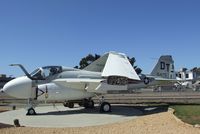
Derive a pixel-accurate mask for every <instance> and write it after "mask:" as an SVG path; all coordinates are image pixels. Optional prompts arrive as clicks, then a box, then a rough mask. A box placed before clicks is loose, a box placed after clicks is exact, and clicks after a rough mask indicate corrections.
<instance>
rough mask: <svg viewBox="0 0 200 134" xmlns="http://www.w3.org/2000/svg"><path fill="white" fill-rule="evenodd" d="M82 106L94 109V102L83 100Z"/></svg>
mask: <svg viewBox="0 0 200 134" xmlns="http://www.w3.org/2000/svg"><path fill="white" fill-rule="evenodd" d="M83 106H84V107H85V108H86V109H87V108H94V101H93V100H91V99H84V100H83Z"/></svg>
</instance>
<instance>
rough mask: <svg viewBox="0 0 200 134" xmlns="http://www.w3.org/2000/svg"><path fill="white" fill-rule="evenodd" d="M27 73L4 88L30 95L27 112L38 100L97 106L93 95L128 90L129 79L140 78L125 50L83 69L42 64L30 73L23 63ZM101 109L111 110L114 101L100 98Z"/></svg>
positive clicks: (23, 96)
mask: <svg viewBox="0 0 200 134" xmlns="http://www.w3.org/2000/svg"><path fill="white" fill-rule="evenodd" d="M11 66H19V67H20V68H21V69H22V70H23V72H24V73H25V74H26V75H25V76H21V77H18V78H16V79H14V80H11V81H10V82H8V83H6V84H5V86H4V87H3V89H2V91H3V92H5V93H6V94H8V95H10V96H13V97H15V98H20V99H27V100H28V104H29V105H28V109H27V115H35V114H36V112H35V110H34V107H35V106H34V102H35V101H42V100H44V101H47V102H48V101H63V102H64V106H67V107H70V108H72V107H73V106H74V103H77V102H78V103H79V104H80V105H81V106H84V107H85V108H93V107H94V102H93V100H92V97H94V96H96V95H99V94H103V93H106V92H107V91H108V90H127V84H128V82H129V81H131V82H132V83H133V82H136V83H137V82H138V81H140V78H139V76H138V75H137V74H136V72H135V70H134V69H133V67H132V66H131V64H130V63H129V60H128V59H127V57H126V55H125V54H122V53H117V52H109V53H106V54H105V55H103V56H102V57H100V58H99V59H97V60H96V61H94V62H93V63H91V64H90V65H89V66H87V67H86V68H84V69H83V70H80V69H74V68H68V67H63V66H46V67H41V68H38V69H36V70H35V71H33V72H32V73H30V74H29V73H28V72H27V71H26V69H25V68H24V67H23V66H22V65H20V64H12V65H11ZM100 102H101V103H100V112H110V111H111V105H110V104H109V103H108V102H106V101H104V100H103V99H102V100H100Z"/></svg>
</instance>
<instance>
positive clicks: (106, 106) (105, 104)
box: [100, 102, 111, 113]
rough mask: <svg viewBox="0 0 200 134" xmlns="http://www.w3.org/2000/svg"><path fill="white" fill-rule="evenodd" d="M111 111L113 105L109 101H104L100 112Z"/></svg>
mask: <svg viewBox="0 0 200 134" xmlns="http://www.w3.org/2000/svg"><path fill="white" fill-rule="evenodd" d="M107 112H111V105H110V103H108V102H103V103H102V104H101V106H100V113H107Z"/></svg>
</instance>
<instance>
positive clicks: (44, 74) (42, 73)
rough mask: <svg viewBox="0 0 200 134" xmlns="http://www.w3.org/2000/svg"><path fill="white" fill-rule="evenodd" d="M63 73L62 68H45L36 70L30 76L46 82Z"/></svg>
mask: <svg viewBox="0 0 200 134" xmlns="http://www.w3.org/2000/svg"><path fill="white" fill-rule="evenodd" d="M62 71H63V69H62V66H45V67H41V68H38V69H36V70H35V71H33V72H32V73H31V74H30V75H31V77H33V78H35V79H40V80H44V79H46V78H48V77H50V76H53V75H55V74H58V73H61V72H62Z"/></svg>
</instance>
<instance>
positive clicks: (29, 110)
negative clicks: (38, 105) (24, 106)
mask: <svg viewBox="0 0 200 134" xmlns="http://www.w3.org/2000/svg"><path fill="white" fill-rule="evenodd" d="M26 115H36V112H35V109H34V108H29V109H28V111H27V113H26Z"/></svg>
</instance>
